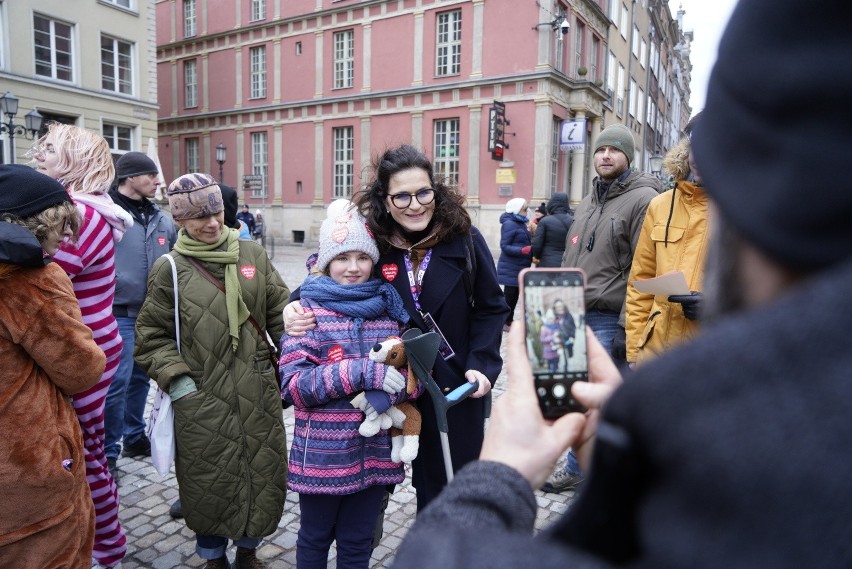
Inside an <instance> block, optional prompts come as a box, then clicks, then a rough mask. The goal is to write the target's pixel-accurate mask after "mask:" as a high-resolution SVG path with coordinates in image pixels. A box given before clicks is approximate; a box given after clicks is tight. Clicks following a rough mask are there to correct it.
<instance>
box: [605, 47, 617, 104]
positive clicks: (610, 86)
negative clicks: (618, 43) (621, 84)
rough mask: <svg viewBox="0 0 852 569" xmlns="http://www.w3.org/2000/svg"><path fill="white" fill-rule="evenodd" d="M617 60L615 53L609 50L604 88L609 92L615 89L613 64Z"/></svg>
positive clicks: (614, 64)
mask: <svg viewBox="0 0 852 569" xmlns="http://www.w3.org/2000/svg"><path fill="white" fill-rule="evenodd" d="M616 62H617V60H616V59H615V54H614V53H612V52H609V60H608V61H607V64H606V90H607V91H609V94H610V95H612V93H613V92H614V91H615V66H616Z"/></svg>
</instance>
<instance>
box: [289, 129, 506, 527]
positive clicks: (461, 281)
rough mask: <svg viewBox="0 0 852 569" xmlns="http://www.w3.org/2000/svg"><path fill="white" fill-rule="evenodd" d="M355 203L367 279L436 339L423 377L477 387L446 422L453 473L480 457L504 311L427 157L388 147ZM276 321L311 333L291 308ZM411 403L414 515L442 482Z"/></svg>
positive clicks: (459, 202) (430, 414) (426, 430)
mask: <svg viewBox="0 0 852 569" xmlns="http://www.w3.org/2000/svg"><path fill="white" fill-rule="evenodd" d="M354 201H355V203H356V204H357V205H358V208H359V210H360V211H361V213H362V214H363V215H364V217H365V218H366V219H367V226H368V228H369V229H370V231H372V233H373V235H374V236H375V238H376V241H377V243H378V245H379V253H380V255H381V256H380V258H379V261H378V262H377V263H376V264H375V269H374V270H375V273H376V276H378V277H379V278H381V279H382V280H383V281H385V282H388V283H390V284H391V285H393V287H394V288H395V289H396V290H397V292H399V293H400V295H401V296H402V298H403V301H404V302H405V307H406V309H407V310H408V313H409V315H410V316H411V325H412V326H416V327H417V328H419V329H420V330H422V331H424V332H429V331H435V332H438V333H439V335H440V336H442V338H443V341H442V343H441V348H440V349H439V354H438V357H437V358H436V360H435V365H434V367H433V369H432V376H433V378H434V379H435V381H436V382H437V384H438V385H439V386H440V387H441V389H442V390H443V391H444V392H449V391H451V390H453V389H455V388H456V387H458V386H460V385H462V384H463V383H464V382H465V381H467V382H470V383H474V384H476V385H477V386H478V387H477V390H476V391H475V392H474V393H473V395H471V397H470V398H468V399H466V400H464V401H463V402H461V403H460V404H458V405H456V406H455V407H453V408H452V409H450V410H449V412H448V414H447V421H448V423H449V444H450V454H451V457H452V463H453V468H454V469H455V470H458V469H460V468H461V467H462V466H464V465H465V464H467V463H468V462H470V461H472V460H475V459H476V458H477V457H478V456H479V451H480V447H481V446H482V438H483V433H484V427H485V407H486V406H485V401H486V400H485V399H484V398H483V396H484V395H485V394H487V393H488V392H489V391H490V389H491V385H492V384H493V382H494V381H495V380H496V379H497V376H498V374H499V373H500V369H501V367H502V365H503V360H502V358H501V357H500V341H501V334H502V329H503V324H504V322H505V321H506V317H507V315H508V314H509V308H508V306H507V305H506V301H505V299H504V297H503V293H502V291H501V290H500V286H499V285H498V284H497V272H496V270H495V269H494V259H493V258H492V256H491V252H490V251H489V249H488V245H487V244H486V243H485V239H484V238H483V237H482V234H481V233H480V232H479V231H478V230H477V229H476V228H475V227H473V225H472V224H471V220H470V215H469V214H468V213H467V210H466V209H465V207H464V197H463V196H461V195H460V194H459V193H457V192H456V191H455V190H454V189H452V188H450V187H449V186H448V185H446V184H445V183H444V182H443V181H442V180H441V179H440V178H439V177H438V176H436V175H435V173H434V171H433V168H432V163H431V162H430V161H429V159H428V158H427V157H426V156H425V155H424V154H423V153H422V152H420V151H419V150H417V149H416V148H414V147H412V146H409V145H402V146H397V147H395V148H391V149H389V150H386V151H385V152H384V153H383V154H382V155H381V156H379V157H378V158H376V159H375V160H374V163H373V174H372V179H371V181H370V183H369V184H368V185H367V187H366V188H365V189H364V190H362V191H361V192H358V193H357V194H356V195H355V198H354ZM284 314H285V329H286V331H287V333H288V334H289V335H291V336H300V335H304V332H305V330H307V329H310V328H313V326H315V322H316V320H315V319H314V317H313V316H312V315H311V314H309V313H304V312H303V311H302V310H301V308H300V307H298V306H294V305H293V304H291V305H289V306H288V307H287V310H285V313H284ZM418 405H419V407H420V412H421V414H422V415H423V426H422V430H421V433H420V451H419V453H418V455H417V458H416V459H415V460H414V462H413V473H412V482H413V484H414V487H415V488H416V489H417V509H418V510H422V509H423V508H424V507H425V506H426V505H427V504H428V503H429V502H430V501H431V500H432V499H433V498H435V496H437V495H438V493H439V492H440V491H441V489H442V488H443V487H444V485H446V483H447V479H446V474H445V470H444V460H443V455H442V453H441V443H440V435H439V431H438V426H437V421H436V419H435V412H434V410H433V407H432V403H431V400H430V399H429V397H428V395H426V394H424V395H423V396H422V397H420V399H418Z"/></svg>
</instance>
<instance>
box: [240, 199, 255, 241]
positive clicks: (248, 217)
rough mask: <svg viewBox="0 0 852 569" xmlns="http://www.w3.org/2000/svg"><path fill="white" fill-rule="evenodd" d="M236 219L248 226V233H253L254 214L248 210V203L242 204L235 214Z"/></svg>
mask: <svg viewBox="0 0 852 569" xmlns="http://www.w3.org/2000/svg"><path fill="white" fill-rule="evenodd" d="M237 219H238V220H240V221H242V222H243V223H245V224H246V225H247V226H248V232H249V235H254V215H252V213H251V212H250V211H249V206H248V204H243V209H242V211H241V212H240V213H238V214H237Z"/></svg>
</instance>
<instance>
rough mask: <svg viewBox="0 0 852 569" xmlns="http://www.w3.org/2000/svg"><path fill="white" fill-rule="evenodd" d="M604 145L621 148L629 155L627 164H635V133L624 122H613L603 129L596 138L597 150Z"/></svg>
mask: <svg viewBox="0 0 852 569" xmlns="http://www.w3.org/2000/svg"><path fill="white" fill-rule="evenodd" d="M602 146H612V147H613V148H618V149H619V150H621V151H622V152H623V153H624V155H625V156H627V165H628V166H630V165H631V164H633V155H634V154H635V152H636V151H635V147H634V142H633V133H632V132H630V129H629V128H627V127H626V126H624V125H623V124H613V125H610V126H608V127H606V128H605V129H603V130H602V131H601V133H600V134H599V135H598V138H597V139H596V140H595V150H594V151H595V152H597V151H598V149H600V148H601V147H602Z"/></svg>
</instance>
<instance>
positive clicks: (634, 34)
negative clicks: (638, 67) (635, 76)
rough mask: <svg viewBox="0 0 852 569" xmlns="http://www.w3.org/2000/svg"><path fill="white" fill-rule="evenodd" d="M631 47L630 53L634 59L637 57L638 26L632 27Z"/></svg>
mask: <svg viewBox="0 0 852 569" xmlns="http://www.w3.org/2000/svg"><path fill="white" fill-rule="evenodd" d="M632 40H633V45H632V47H631V51H633V56H634V57H637V58H638V57H639V28H638V26H633V37H632Z"/></svg>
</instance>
